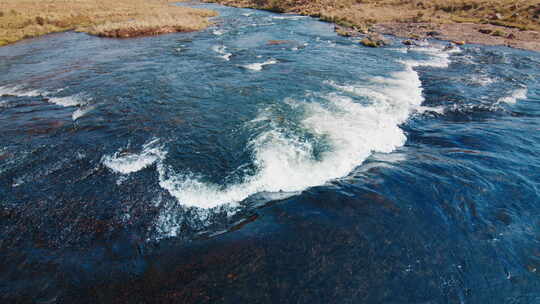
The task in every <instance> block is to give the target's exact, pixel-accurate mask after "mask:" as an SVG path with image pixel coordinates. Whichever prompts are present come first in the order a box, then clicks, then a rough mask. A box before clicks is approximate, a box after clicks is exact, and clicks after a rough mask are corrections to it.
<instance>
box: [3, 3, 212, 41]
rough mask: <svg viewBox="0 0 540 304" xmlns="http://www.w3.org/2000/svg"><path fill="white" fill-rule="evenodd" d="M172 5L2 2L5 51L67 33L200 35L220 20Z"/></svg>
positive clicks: (134, 35)
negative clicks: (26, 41)
mask: <svg viewBox="0 0 540 304" xmlns="http://www.w3.org/2000/svg"><path fill="white" fill-rule="evenodd" d="M172 2H179V1H171V0H114V1H113V0H0V46H2V45H6V44H9V43H13V42H16V41H19V40H21V39H25V38H31V37H37V36H41V35H45V34H49V33H54V32H62V31H68V30H76V31H80V32H86V33H89V34H93V35H98V36H102V37H115V38H128V37H136V36H142V35H158V34H164V33H172V32H186V31H196V30H201V29H204V28H206V27H207V26H209V25H210V21H208V18H209V17H212V16H215V15H216V13H215V12H214V11H210V10H204V9H194V8H189V7H181V6H175V5H173V4H172Z"/></svg>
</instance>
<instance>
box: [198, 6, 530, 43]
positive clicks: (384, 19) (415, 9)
mask: <svg viewBox="0 0 540 304" xmlns="http://www.w3.org/2000/svg"><path fill="white" fill-rule="evenodd" d="M204 1H207V2H218V3H221V4H224V5H229V6H237V7H250V8H257V9H264V10H270V11H275V12H281V13H294V14H300V15H308V16H313V17H318V18H320V19H321V20H325V21H329V22H333V23H336V24H337V25H339V26H340V27H337V28H336V31H337V32H338V34H342V35H350V34H351V33H352V34H354V32H357V33H368V32H370V31H376V32H381V33H384V34H392V35H396V36H399V37H405V38H415V37H416V38H425V37H426V36H429V35H428V34H427V33H433V32H438V33H439V34H438V35H437V37H436V38H439V39H443V40H452V41H456V40H457V41H461V42H464V43H480V44H491V45H506V46H511V47H518V48H524V49H530V50H536V51H540V33H539V32H540V0H204ZM351 29H352V32H351ZM487 32H492V33H496V34H497V33H500V35H494V34H485V33H487Z"/></svg>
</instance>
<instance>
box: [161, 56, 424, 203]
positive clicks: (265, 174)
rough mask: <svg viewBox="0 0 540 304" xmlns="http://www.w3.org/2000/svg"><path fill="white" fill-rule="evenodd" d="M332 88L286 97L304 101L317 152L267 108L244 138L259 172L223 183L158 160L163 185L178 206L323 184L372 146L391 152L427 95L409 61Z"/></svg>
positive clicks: (231, 200)
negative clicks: (315, 98)
mask: <svg viewBox="0 0 540 304" xmlns="http://www.w3.org/2000/svg"><path fill="white" fill-rule="evenodd" d="M336 88H337V89H338V92H334V93H329V94H326V95H322V96H320V98H321V99H322V101H321V102H311V103H305V102H295V101H294V100H288V101H286V103H288V104H290V105H292V106H295V107H300V108H301V110H302V112H303V118H302V119H301V120H300V121H299V125H300V127H301V128H302V129H304V130H306V132H308V133H309V134H311V135H312V136H311V137H312V138H316V139H317V141H325V142H327V145H328V146H329V147H330V148H329V149H327V150H324V151H318V153H317V154H318V155H317V156H316V155H315V154H316V153H315V151H316V150H317V147H316V146H317V142H314V141H313V140H308V139H306V138H307V137H306V136H305V134H298V133H295V132H293V131H292V130H290V129H289V128H284V127H280V125H279V124H278V122H275V121H274V120H269V117H272V116H273V113H272V112H271V111H272V109H271V108H270V109H266V110H265V111H262V112H261V113H260V114H259V115H258V117H257V118H255V119H254V120H253V121H252V122H250V124H254V123H261V122H268V124H269V128H268V130H266V131H264V132H262V133H261V134H260V135H258V136H257V137H255V138H253V139H252V140H251V142H250V144H249V146H250V147H251V149H252V151H253V155H254V164H255V166H256V167H257V168H258V170H257V173H256V174H254V175H252V176H247V177H245V178H244V180H242V181H241V182H239V183H237V184H233V185H228V186H226V187H225V186H220V185H217V184H211V183H207V182H205V181H204V178H203V177H201V176H197V175H194V174H192V173H190V172H176V171H175V170H174V168H172V167H170V166H167V165H165V164H163V163H162V162H160V163H158V164H157V168H158V172H159V183H160V186H161V187H163V188H164V189H166V190H168V192H169V193H170V194H171V195H173V196H174V197H176V199H177V200H178V201H179V202H180V203H181V204H183V205H186V206H196V207H200V208H213V207H216V206H219V205H222V204H234V203H235V202H239V201H242V200H244V199H246V198H248V197H250V196H252V195H254V194H256V193H261V192H270V193H272V192H275V193H279V192H283V193H288V192H291V193H292V192H297V191H302V190H304V189H306V188H309V187H312V186H317V185H322V184H324V183H326V182H328V181H330V180H333V179H336V178H340V177H344V176H346V175H347V174H349V173H350V172H351V171H352V170H353V169H354V168H355V167H357V166H358V165H360V164H361V163H362V162H363V161H364V160H365V159H366V158H367V157H369V156H370V155H371V154H372V153H373V152H383V153H388V152H392V151H394V150H395V149H396V148H398V147H400V146H402V145H403V144H404V143H405V141H406V136H405V133H404V132H403V130H402V129H401V128H400V127H399V126H400V125H401V124H402V123H404V122H405V121H406V120H407V119H408V117H409V116H410V115H411V113H412V112H413V111H414V110H415V109H416V108H418V107H419V106H420V105H421V103H422V102H423V100H424V99H423V96H422V87H421V82H420V79H419V76H418V74H417V73H416V72H415V71H414V69H413V65H411V64H405V69H404V71H401V72H396V73H393V74H392V75H391V76H390V77H373V78H372V79H370V80H369V81H368V82H363V83H360V84H349V85H341V86H338V85H336ZM342 90H347V91H350V92H353V93H356V94H358V95H360V96H363V98H368V99H369V100H370V102H369V103H368V104H366V103H361V102H357V101H355V100H353V99H352V98H351V97H348V96H344V95H342V94H340V91H342ZM277 121H279V120H277ZM248 125H249V124H248Z"/></svg>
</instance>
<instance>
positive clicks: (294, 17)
mask: <svg viewBox="0 0 540 304" xmlns="http://www.w3.org/2000/svg"><path fill="white" fill-rule="evenodd" d="M305 18H307V16H298V15H292V16H286V15H284V16H272V19H277V20H300V19H305Z"/></svg>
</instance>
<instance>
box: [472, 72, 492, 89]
mask: <svg viewBox="0 0 540 304" xmlns="http://www.w3.org/2000/svg"><path fill="white" fill-rule="evenodd" d="M471 82H472V83H474V84H477V85H480V86H483V87H484V86H487V85H490V84H492V83H495V82H496V81H495V80H494V79H493V78H491V77H489V76H487V75H478V77H475V78H472V79H471Z"/></svg>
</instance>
